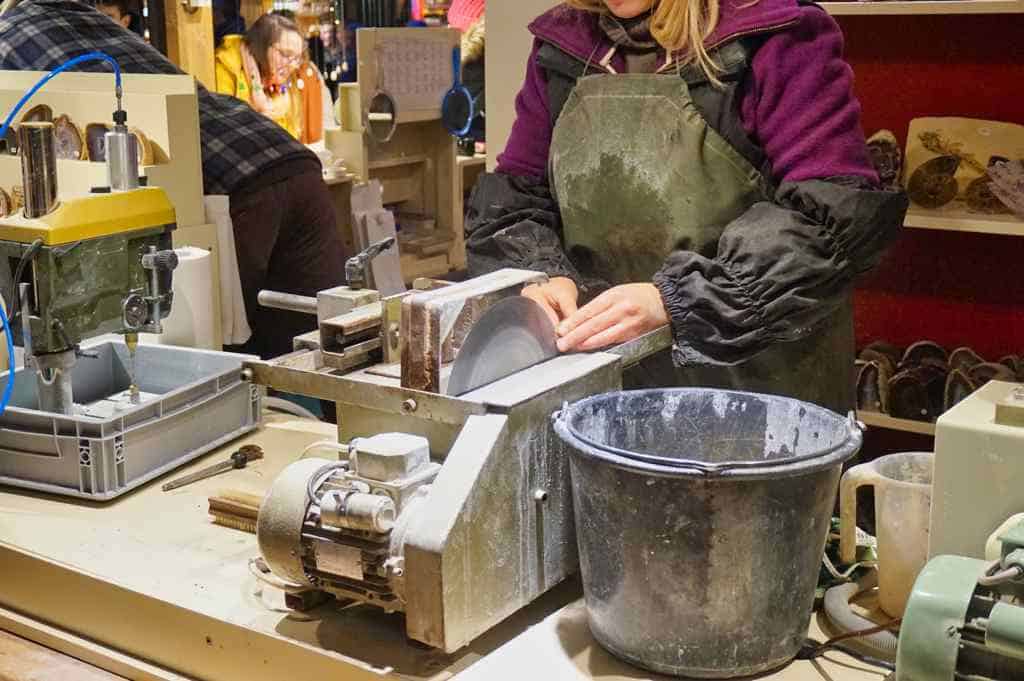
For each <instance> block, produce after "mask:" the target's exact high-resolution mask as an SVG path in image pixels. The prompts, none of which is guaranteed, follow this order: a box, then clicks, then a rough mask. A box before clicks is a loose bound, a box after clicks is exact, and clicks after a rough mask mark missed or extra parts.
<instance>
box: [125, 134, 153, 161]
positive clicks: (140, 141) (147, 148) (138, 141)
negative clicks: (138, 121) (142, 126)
mask: <svg viewBox="0 0 1024 681" xmlns="http://www.w3.org/2000/svg"><path fill="white" fill-rule="evenodd" d="M128 132H130V133H131V134H133V135H135V145H136V147H138V150H139V165H140V166H151V165H153V144H152V143H151V142H150V141H149V138H148V137H146V135H145V134H144V133H143V132H142V131H141V130H139V129H138V128H129V129H128Z"/></svg>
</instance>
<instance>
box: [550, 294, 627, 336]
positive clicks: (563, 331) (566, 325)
mask: <svg viewBox="0 0 1024 681" xmlns="http://www.w3.org/2000/svg"><path fill="white" fill-rule="evenodd" d="M614 304H615V300H614V299H613V298H612V296H609V295H608V293H607V292H606V293H602V294H601V295H599V296H598V297H597V298H594V299H593V300H592V301H590V302H589V303H587V304H586V305H584V306H583V307H581V308H580V309H578V310H576V311H575V312H574V313H573V314H572V315H570V316H569V317H568V318H566V319H565V320H564V321H562V323H561V324H559V325H558V335H560V336H568V335H569V334H570V333H572V332H573V331H574V330H575V329H577V328H578V327H579V326H580V325H581V324H585V323H587V322H588V321H590V320H591V319H593V318H594V317H596V316H598V315H600V314H601V313H603V312H604V311H605V310H607V309H608V308H610V307H611V306H612V305H614Z"/></svg>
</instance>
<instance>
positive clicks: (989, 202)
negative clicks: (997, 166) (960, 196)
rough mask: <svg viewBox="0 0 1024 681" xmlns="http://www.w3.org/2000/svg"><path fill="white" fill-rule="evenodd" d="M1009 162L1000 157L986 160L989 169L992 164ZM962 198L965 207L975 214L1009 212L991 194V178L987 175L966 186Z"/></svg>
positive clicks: (993, 194)
mask: <svg viewBox="0 0 1024 681" xmlns="http://www.w3.org/2000/svg"><path fill="white" fill-rule="evenodd" d="M1009 160H1010V159H1008V158H1003V157H1002V156H993V157H992V158H990V159H989V160H988V167H989V168H991V167H992V165H993V164H994V163H1005V162H1006V161H1009ZM964 198H965V199H966V200H967V207H968V208H970V209H971V210H973V211H975V212H976V213H988V214H990V215H998V214H1002V213H1009V212H1010V209H1009V208H1008V207H1007V206H1006V204H1004V203H1003V202H1002V201H1001V200H1000V199H999V197H998V196H996V195H995V193H993V191H992V178H991V177H989V176H988V175H987V174H985V175H982V176H981V177H979V178H978V179H976V180H974V181H973V182H971V183H970V184H969V185H967V191H966V192H965V196H964Z"/></svg>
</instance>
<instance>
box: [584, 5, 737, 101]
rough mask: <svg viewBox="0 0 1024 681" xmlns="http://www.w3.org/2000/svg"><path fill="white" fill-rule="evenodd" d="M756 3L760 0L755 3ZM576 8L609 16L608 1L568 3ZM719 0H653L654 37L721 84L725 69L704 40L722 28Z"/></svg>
mask: <svg viewBox="0 0 1024 681" xmlns="http://www.w3.org/2000/svg"><path fill="white" fill-rule="evenodd" d="M755 1H756V0H755ZM566 4H567V5H569V6H570V7H574V8H576V9H582V10H586V11H588V12H597V13H601V14H605V13H607V12H608V8H607V6H606V5H605V3H604V0H566ZM719 5H720V2H719V0H650V2H649V4H648V8H653V13H652V14H651V36H652V37H653V38H654V39H655V40H657V41H658V44H659V45H661V46H662V47H664V48H665V49H666V50H668V51H669V52H682V53H683V56H682V63H683V64H697V65H698V66H700V68H701V69H702V70H703V71H704V73H706V74H707V76H708V78H709V79H710V80H711V81H712V82H714V83H716V84H719V80H718V78H716V77H715V74H716V73H717V72H719V71H721V67H720V66H719V65H718V64H716V63H715V61H714V59H712V58H711V55H710V54H708V51H707V49H706V48H705V47H704V41H705V40H707V39H708V37H710V36H711V34H712V33H714V31H715V29H716V28H717V27H718V18H719Z"/></svg>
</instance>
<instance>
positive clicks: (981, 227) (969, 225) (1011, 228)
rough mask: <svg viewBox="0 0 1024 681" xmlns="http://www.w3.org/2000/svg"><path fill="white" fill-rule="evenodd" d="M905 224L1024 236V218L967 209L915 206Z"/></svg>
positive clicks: (911, 226)
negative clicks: (950, 209) (934, 208)
mask: <svg viewBox="0 0 1024 681" xmlns="http://www.w3.org/2000/svg"><path fill="white" fill-rule="evenodd" d="M964 1H965V2H967V1H968V0H964ZM982 1H983V0H982ZM903 224H904V226H905V227H910V228H913V229H938V230H944V231H949V232H973V233H975V234H1003V235H1008V236H1024V220H1021V219H1020V218H1017V217H1015V216H1013V215H978V214H976V213H968V212H966V211H937V210H926V209H924V208H918V207H916V206H914V207H911V209H910V210H909V211H908V212H907V219H906V220H905V221H904V223H903Z"/></svg>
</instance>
